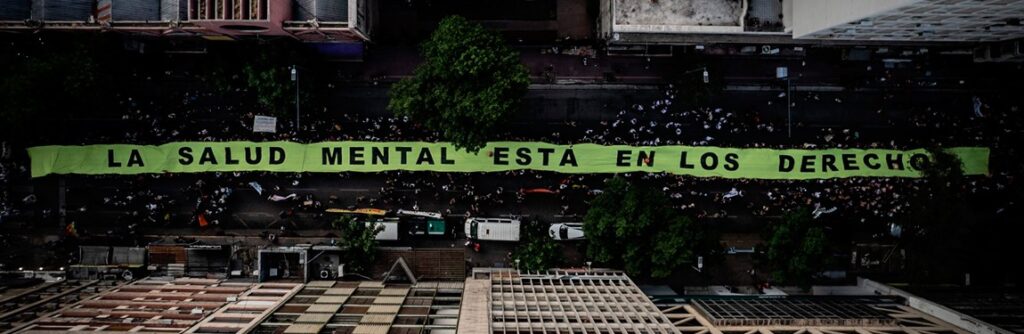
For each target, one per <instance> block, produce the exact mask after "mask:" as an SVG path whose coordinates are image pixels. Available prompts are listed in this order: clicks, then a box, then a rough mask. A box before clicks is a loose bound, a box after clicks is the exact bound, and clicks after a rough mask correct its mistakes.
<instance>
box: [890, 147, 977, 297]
mask: <svg viewBox="0 0 1024 334" xmlns="http://www.w3.org/2000/svg"><path fill="white" fill-rule="evenodd" d="M928 153H929V154H930V155H931V159H930V161H929V163H928V165H927V166H926V167H925V168H924V169H923V170H921V174H922V176H923V181H924V182H921V186H920V187H921V189H920V191H918V192H916V193H915V194H913V195H912V196H914V197H913V198H911V201H910V210H908V211H907V213H906V215H905V216H904V217H903V219H902V220H901V223H902V224H903V231H904V232H903V238H904V241H905V242H906V245H907V247H908V250H909V253H910V254H909V255H908V262H909V267H910V269H911V270H909V271H908V272H909V273H910V274H911V277H910V278H911V279H912V280H915V281H932V282H947V281H956V279H957V278H958V277H959V276H960V275H962V272H964V271H965V270H966V268H967V267H968V266H970V264H971V262H973V261H974V259H975V258H976V257H974V256H972V255H971V253H972V249H971V247H969V246H968V244H970V243H971V237H973V236H977V235H979V234H981V233H983V232H984V231H979V230H976V229H975V228H974V225H975V224H974V223H973V220H974V219H973V216H974V214H972V213H971V212H970V209H969V208H968V205H967V203H966V202H965V201H966V198H965V197H964V192H963V190H964V174H963V164H962V163H961V162H960V160H959V159H958V158H957V157H956V156H955V155H952V154H949V153H946V152H945V151H942V150H939V149H930V150H929V152H928ZM983 243H984V241H980V242H979V244H983Z"/></svg>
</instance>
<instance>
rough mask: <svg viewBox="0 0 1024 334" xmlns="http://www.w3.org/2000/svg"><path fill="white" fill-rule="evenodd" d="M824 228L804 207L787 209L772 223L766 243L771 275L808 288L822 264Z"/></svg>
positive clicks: (823, 261) (824, 238)
mask: <svg viewBox="0 0 1024 334" xmlns="http://www.w3.org/2000/svg"><path fill="white" fill-rule="evenodd" d="M825 245H826V236H825V230H824V229H823V228H822V227H821V226H817V225H815V224H814V221H813V220H812V219H811V213H810V211H808V210H807V209H806V208H804V209H799V210H796V211H791V212H788V213H786V214H785V215H783V216H782V221H781V222H779V223H778V224H776V225H773V226H772V227H771V230H770V236H769V239H768V245H767V248H768V250H767V259H768V263H769V264H770V265H771V267H772V271H771V272H772V278H773V279H775V280H776V281H778V282H782V283H787V284H796V285H799V286H801V287H805V288H806V287H810V284H811V280H812V278H813V276H814V274H816V273H818V272H820V271H821V270H823V269H824V265H825V260H824V257H825Z"/></svg>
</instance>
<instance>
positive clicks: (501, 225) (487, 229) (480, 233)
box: [466, 218, 519, 241]
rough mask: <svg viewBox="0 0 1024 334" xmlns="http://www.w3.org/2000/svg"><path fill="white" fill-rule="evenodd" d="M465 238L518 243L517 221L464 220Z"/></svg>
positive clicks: (505, 219) (494, 219) (497, 219)
mask: <svg viewBox="0 0 1024 334" xmlns="http://www.w3.org/2000/svg"><path fill="white" fill-rule="evenodd" d="M466 237H467V238H470V239H474V240H490V241H519V220H517V219H507V218H469V219H466Z"/></svg>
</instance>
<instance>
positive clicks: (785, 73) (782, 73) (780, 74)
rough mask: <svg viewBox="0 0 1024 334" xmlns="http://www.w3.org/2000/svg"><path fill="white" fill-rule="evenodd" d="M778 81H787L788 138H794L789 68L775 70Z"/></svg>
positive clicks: (782, 67) (781, 67)
mask: <svg viewBox="0 0 1024 334" xmlns="http://www.w3.org/2000/svg"><path fill="white" fill-rule="evenodd" d="M775 78H776V79H786V137H788V138H793V110H792V108H793V103H790V97H789V95H790V89H789V87H790V86H789V68H788V67H785V66H779V67H776V68H775Z"/></svg>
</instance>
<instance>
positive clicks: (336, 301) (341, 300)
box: [316, 296, 348, 304]
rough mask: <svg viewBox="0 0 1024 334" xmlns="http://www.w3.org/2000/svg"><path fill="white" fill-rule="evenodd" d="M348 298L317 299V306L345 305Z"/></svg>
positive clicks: (326, 297)
mask: <svg viewBox="0 0 1024 334" xmlns="http://www.w3.org/2000/svg"><path fill="white" fill-rule="evenodd" d="M346 300H348V296H323V297H320V298H317V299H316V303H317V304H344V303H345V301H346Z"/></svg>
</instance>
